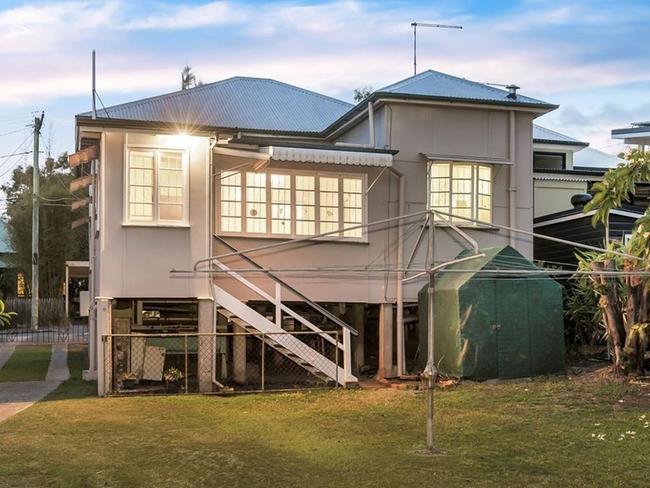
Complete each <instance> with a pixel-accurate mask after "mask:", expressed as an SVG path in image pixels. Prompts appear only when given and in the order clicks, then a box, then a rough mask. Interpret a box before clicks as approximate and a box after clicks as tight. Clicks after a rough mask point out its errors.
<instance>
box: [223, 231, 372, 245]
mask: <svg viewBox="0 0 650 488" xmlns="http://www.w3.org/2000/svg"><path fill="white" fill-rule="evenodd" d="M214 235H215V236H216V237H231V238H235V239H271V240H274V241H291V240H294V239H303V242H304V241H313V242H328V243H340V244H365V245H368V244H369V242H368V239H366V238H363V237H362V238H358V237H357V238H355V237H339V238H336V237H309V236H296V237H288V236H279V235H266V234H259V235H256V234H239V233H232V232H215V233H214Z"/></svg>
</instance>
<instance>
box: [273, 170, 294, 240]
mask: <svg viewBox="0 0 650 488" xmlns="http://www.w3.org/2000/svg"><path fill="white" fill-rule="evenodd" d="M271 233H272V234H291V176H290V175H274V174H272V175H271Z"/></svg>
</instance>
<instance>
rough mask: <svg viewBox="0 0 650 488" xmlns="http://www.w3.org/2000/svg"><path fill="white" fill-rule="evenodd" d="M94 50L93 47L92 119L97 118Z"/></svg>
mask: <svg viewBox="0 0 650 488" xmlns="http://www.w3.org/2000/svg"><path fill="white" fill-rule="evenodd" d="M95 82H96V80H95V50H94V49H93V111H92V114H93V120H95V119H96V118H97V107H96V106H95V96H96V93H97V89H96V85H95Z"/></svg>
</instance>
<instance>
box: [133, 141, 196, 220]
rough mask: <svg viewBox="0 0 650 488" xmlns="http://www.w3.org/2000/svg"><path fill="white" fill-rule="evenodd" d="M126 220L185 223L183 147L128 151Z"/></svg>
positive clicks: (185, 181)
mask: <svg viewBox="0 0 650 488" xmlns="http://www.w3.org/2000/svg"><path fill="white" fill-rule="evenodd" d="M126 220H127V222H128V223H143V224H183V223H186V221H187V175H186V163H185V153H184V152H183V151H172V150H149V149H130V150H129V151H128V168H127V191H126Z"/></svg>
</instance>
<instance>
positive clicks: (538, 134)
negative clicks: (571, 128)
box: [533, 124, 589, 146]
mask: <svg viewBox="0 0 650 488" xmlns="http://www.w3.org/2000/svg"><path fill="white" fill-rule="evenodd" d="M533 142H536V143H538V144H563V145H568V146H588V145H589V143H588V142H583V141H579V140H578V139H574V138H573V137H570V136H567V135H566V134H561V133H559V132H556V131H554V130H551V129H547V128H546V127H542V126H541V125H537V124H533Z"/></svg>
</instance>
